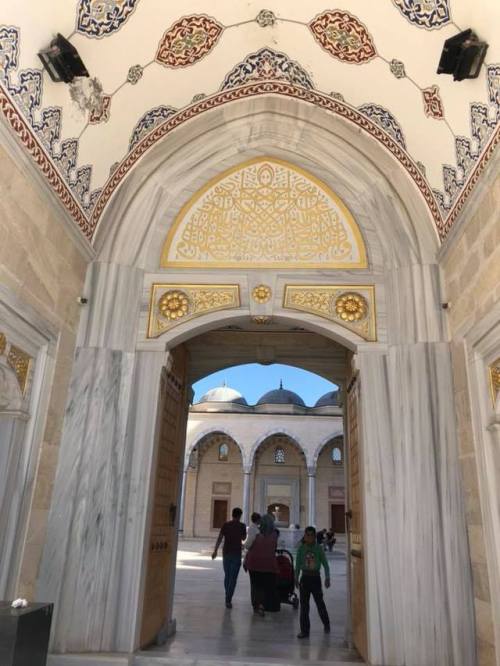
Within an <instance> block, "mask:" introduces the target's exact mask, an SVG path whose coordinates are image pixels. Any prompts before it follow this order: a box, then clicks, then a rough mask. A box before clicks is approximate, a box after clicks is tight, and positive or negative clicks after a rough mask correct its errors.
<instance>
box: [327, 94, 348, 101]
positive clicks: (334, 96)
mask: <svg viewBox="0 0 500 666" xmlns="http://www.w3.org/2000/svg"><path fill="white" fill-rule="evenodd" d="M330 97H332V98H333V99H336V100H338V101H339V102H345V98H344V95H342V93H339V92H331V93H330Z"/></svg>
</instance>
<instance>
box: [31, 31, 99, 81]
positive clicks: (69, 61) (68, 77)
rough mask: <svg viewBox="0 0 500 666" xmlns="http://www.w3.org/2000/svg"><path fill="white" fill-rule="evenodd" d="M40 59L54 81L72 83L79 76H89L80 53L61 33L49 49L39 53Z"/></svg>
mask: <svg viewBox="0 0 500 666" xmlns="http://www.w3.org/2000/svg"><path fill="white" fill-rule="evenodd" d="M38 57H39V58H40V60H41V61H42V63H43V66H44V67H45V69H46V70H47V72H48V73H49V76H50V78H51V79H52V81H56V82H59V81H64V83H71V81H73V79H74V78H76V77H77V76H88V75H89V73H88V72H87V69H86V67H85V65H84V64H83V62H82V59H81V58H80V56H79V55H78V51H77V50H76V49H75V47H74V46H73V44H71V43H70V42H68V40H67V39H66V38H65V37H63V36H62V35H60V34H59V33H58V34H57V36H56V37H55V38H54V39H53V40H52V41H51V42H50V46H49V48H48V49H43V50H42V51H40V52H39V53H38Z"/></svg>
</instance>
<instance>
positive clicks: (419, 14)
mask: <svg viewBox="0 0 500 666" xmlns="http://www.w3.org/2000/svg"><path fill="white" fill-rule="evenodd" d="M393 2H394V4H395V5H396V7H397V8H398V9H399V11H400V12H401V14H403V16H404V17H405V18H406V19H407V20H408V21H410V23H413V24H414V25H416V26H418V27H419V28H426V29H427V30H433V29H435V28H441V27H443V25H446V24H447V23H449V22H450V21H451V17H450V8H449V6H448V0H393Z"/></svg>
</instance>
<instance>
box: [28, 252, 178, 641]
mask: <svg viewBox="0 0 500 666" xmlns="http://www.w3.org/2000/svg"><path fill="white" fill-rule="evenodd" d="M87 289H88V290H87V291H86V295H87V296H88V298H89V306H88V307H89V308H90V310H89V312H88V313H87V314H86V316H85V317H84V318H83V320H82V324H81V330H80V332H79V343H80V344H79V346H78V347H77V350H76V353H75V359H74V364H73V370H72V379H71V384H70V388H69V393H68V403H67V407H66V414H65V420H64V426H63V433H62V439H61V452H60V455H59V462H58V470H57V475H56V480H55V484H54V490H53V496H52V504H51V509H50V514H49V522H48V528H47V540H46V545H45V549H44V553H43V558H42V563H41V567H40V574H39V582H38V589H37V598H38V599H44V600H46V601H53V602H54V603H55V606H54V617H53V623H52V624H53V632H52V642H51V651H52V652H56V653H64V652H96V651H97V652H99V651H102V652H125V653H130V652H133V651H134V650H135V649H136V648H137V645H138V636H139V631H140V622H141V615H142V606H141V603H142V602H141V599H142V590H143V585H144V580H143V576H144V570H145V567H144V562H145V557H146V549H145V546H144V544H145V542H146V539H147V533H148V525H149V524H148V513H149V511H148V509H149V506H150V502H151V497H152V493H153V486H154V483H153V482H152V479H153V475H152V469H153V465H154V455H155V436H156V430H157V428H156V423H157V407H158V397H159V382H160V374H161V369H162V366H163V365H165V362H166V356H167V355H166V353H165V352H153V351H152V352H137V353H136V352H135V350H134V347H135V327H134V325H130V319H132V320H134V321H135V322H136V317H135V314H134V313H136V314H137V316H138V312H139V303H140V295H141V290H142V273H141V271H138V270H136V269H133V268H130V267H126V266H112V265H102V264H94V265H92V266H91V267H90V269H89V275H88V278H87ZM103 300H104V301H107V307H106V303H105V302H103ZM109 310H112V312H113V322H112V325H110V320H109V316H110V315H109Z"/></svg>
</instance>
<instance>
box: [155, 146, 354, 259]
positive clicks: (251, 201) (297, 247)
mask: <svg viewBox="0 0 500 666" xmlns="http://www.w3.org/2000/svg"><path fill="white" fill-rule="evenodd" d="M161 266H162V267H164V268H165V267H170V266H172V267H210V266H213V267H219V268H220V267H225V268H227V267H246V268H262V267H287V268H291V267H295V268H316V267H322V268H365V267H366V266H367V261H366V251H365V246H364V242H363V239H362V237H361V233H360V231H359V228H358V226H357V224H356V222H355V220H354V219H353V217H352V215H351V213H350V212H349V210H348V209H347V208H346V206H345V205H344V204H343V202H342V201H341V200H340V199H339V197H337V196H336V195H335V194H334V192H332V191H331V190H330V189H329V188H328V187H327V186H326V185H325V184H324V183H322V182H321V181H319V180H318V179H317V178H315V177H314V176H313V175H312V174H309V173H307V172H305V171H303V170H302V169H299V168H298V167H296V166H295V165H293V164H290V163H288V162H284V161H282V160H277V159H274V158H261V157H259V158H256V159H253V160H249V161H247V162H244V163H243V164H240V165H239V166H237V167H234V168H232V169H229V170H227V171H225V172H224V173H222V174H221V175H220V176H217V177H216V178H214V179H212V180H211V181H210V182H209V183H208V184H207V185H206V186H205V187H203V188H202V189H201V190H200V191H199V192H197V193H196V194H195V195H194V196H193V197H192V198H191V199H190V201H188V203H187V204H186V205H185V206H184V207H183V208H182V210H181V211H180V213H179V214H178V216H177V218H176V219H175V221H174V223H173V225H172V227H171V230H170V232H169V234H168V236H167V239H166V241H165V245H164V248H163V252H162V258H161Z"/></svg>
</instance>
